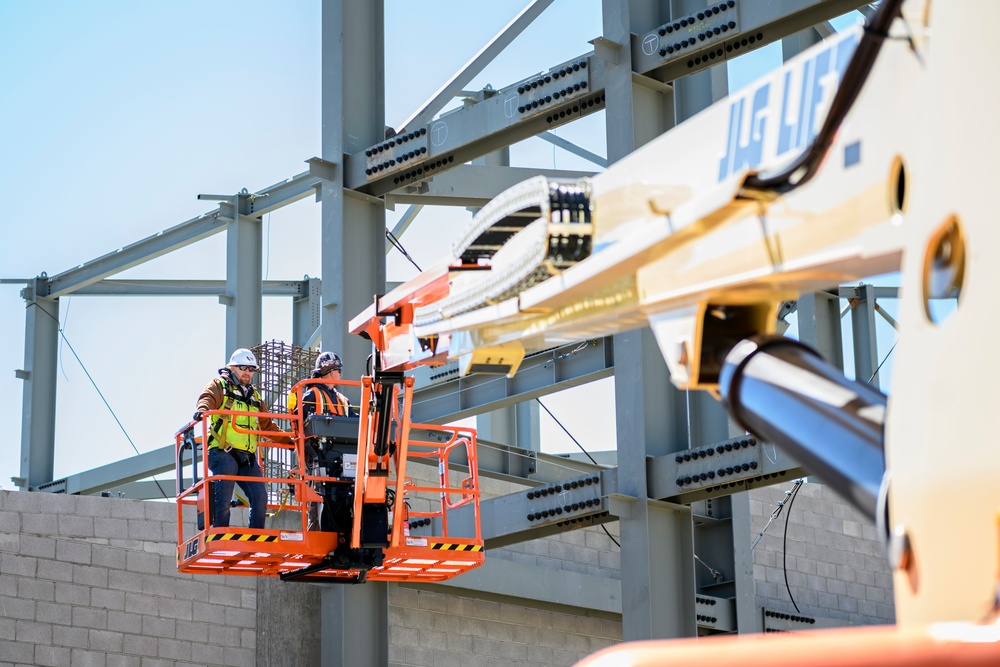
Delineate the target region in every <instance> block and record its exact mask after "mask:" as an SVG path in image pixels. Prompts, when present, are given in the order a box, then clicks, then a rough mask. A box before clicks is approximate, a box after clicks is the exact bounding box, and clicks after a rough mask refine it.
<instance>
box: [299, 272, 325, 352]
mask: <svg viewBox="0 0 1000 667" xmlns="http://www.w3.org/2000/svg"><path fill="white" fill-rule="evenodd" d="M302 282H303V283H305V290H304V292H305V293H304V294H302V295H301V296H299V297H298V298H296V299H295V300H294V301H293V302H292V345H298V346H300V347H307V343H308V342H309V338H310V337H311V336H312V335H313V332H314V331H316V329H318V328H319V327H320V325H321V324H322V314H323V307H322V306H323V281H322V280H320V279H319V278H308V277H307V278H306V279H305V280H303V281H302Z"/></svg>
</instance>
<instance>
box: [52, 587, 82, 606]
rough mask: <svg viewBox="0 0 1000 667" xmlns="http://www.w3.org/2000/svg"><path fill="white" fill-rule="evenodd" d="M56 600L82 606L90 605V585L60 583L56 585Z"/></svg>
mask: <svg viewBox="0 0 1000 667" xmlns="http://www.w3.org/2000/svg"><path fill="white" fill-rule="evenodd" d="M56 602H57V603H58V604H70V605H75V606H80V607H86V606H89V605H90V587H89V586H79V585H77V584H59V585H58V586H56Z"/></svg>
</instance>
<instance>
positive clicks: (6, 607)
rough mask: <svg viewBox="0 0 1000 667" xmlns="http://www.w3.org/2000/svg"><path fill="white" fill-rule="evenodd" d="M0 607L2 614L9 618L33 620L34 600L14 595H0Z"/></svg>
mask: <svg viewBox="0 0 1000 667" xmlns="http://www.w3.org/2000/svg"><path fill="white" fill-rule="evenodd" d="M0 609H2V610H3V615H4V616H6V617H7V618H11V619H24V620H27V621H33V620H35V601H34V600H22V599H20V598H15V597H7V596H6V595H2V596H0Z"/></svg>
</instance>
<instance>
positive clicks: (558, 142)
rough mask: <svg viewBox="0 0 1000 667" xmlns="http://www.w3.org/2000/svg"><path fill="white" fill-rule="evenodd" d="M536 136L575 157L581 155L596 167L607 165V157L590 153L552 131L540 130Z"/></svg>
mask: <svg viewBox="0 0 1000 667" xmlns="http://www.w3.org/2000/svg"><path fill="white" fill-rule="evenodd" d="M538 138H539V139H541V140H542V141H547V142H549V143H550V144H552V145H553V146H557V147H559V148H561V149H563V150H564V151H567V152H569V153H572V154H573V155H576V156H577V157H582V158H583V159H584V160H587V161H588V162H592V163H594V164H596V165H597V166H598V167H607V166H608V159H607V158H606V157H601V156H600V155H598V154H597V153H591V152H590V151H588V150H587V149H586V148H581V147H580V146H577V145H576V144H574V143H573V142H571V141H567V140H566V139H563V138H562V137H560V136H559V135H558V134H555V133H554V132H542V133H541V134H539V135H538Z"/></svg>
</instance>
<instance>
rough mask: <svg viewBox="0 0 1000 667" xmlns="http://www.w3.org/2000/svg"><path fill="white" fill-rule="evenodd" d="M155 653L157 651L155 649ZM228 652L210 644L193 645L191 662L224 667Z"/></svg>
mask: <svg viewBox="0 0 1000 667" xmlns="http://www.w3.org/2000/svg"><path fill="white" fill-rule="evenodd" d="M154 653H155V649H154ZM225 656H226V650H225V649H223V648H222V647H221V646H213V645H212V644H208V643H201V644H193V645H192V646H191V660H192V661H193V662H195V663H197V664H200V665H222V664H227V663H225V662H223V661H224V660H225V659H226V657H225Z"/></svg>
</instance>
